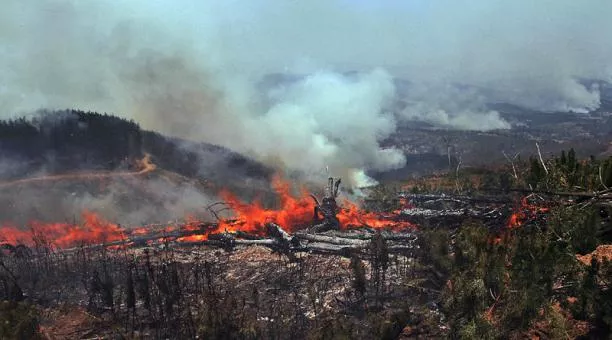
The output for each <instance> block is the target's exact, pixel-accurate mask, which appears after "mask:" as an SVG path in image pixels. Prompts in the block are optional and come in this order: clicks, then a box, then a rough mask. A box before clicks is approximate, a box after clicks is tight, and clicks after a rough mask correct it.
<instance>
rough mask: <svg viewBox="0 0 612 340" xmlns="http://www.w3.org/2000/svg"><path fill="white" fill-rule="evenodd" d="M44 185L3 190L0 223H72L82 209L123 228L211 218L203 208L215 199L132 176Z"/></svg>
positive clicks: (183, 185)
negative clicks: (190, 217)
mask: <svg viewBox="0 0 612 340" xmlns="http://www.w3.org/2000/svg"><path fill="white" fill-rule="evenodd" d="M44 188H45V194H44V195H41V194H40V190H41V188H40V187H39V186H36V185H31V184H30V185H22V186H18V185H16V186H10V187H5V188H3V190H2V192H1V193H0V202H2V205H1V206H0V224H2V222H5V221H11V223H15V224H18V225H25V224H27V223H28V222H31V221H33V220H38V221H43V222H58V221H65V222H73V221H74V222H76V221H79V220H80V217H81V216H80V213H81V212H82V211H85V210H88V211H92V212H95V213H97V214H99V215H100V216H102V217H104V218H105V219H107V220H109V221H113V222H114V223H119V224H122V225H128V226H139V225H145V224H151V223H165V222H168V221H173V220H175V219H180V220H184V219H185V218H188V217H189V216H197V217H198V218H202V219H204V220H206V219H210V220H212V216H211V215H210V213H209V212H208V211H207V210H206V207H207V206H208V205H209V204H210V203H212V202H214V200H213V199H211V198H210V197H209V196H208V195H206V194H205V193H204V190H202V188H198V187H196V186H195V185H193V183H189V182H172V181H170V180H167V179H164V178H149V179H146V180H143V179H139V178H132V179H125V180H113V181H107V182H102V183H101V184H98V183H96V182H93V183H90V182H87V181H84V180H81V181H72V182H71V181H59V182H55V183H53V182H51V183H47V184H45V186H44ZM24 198H27V199H24Z"/></svg>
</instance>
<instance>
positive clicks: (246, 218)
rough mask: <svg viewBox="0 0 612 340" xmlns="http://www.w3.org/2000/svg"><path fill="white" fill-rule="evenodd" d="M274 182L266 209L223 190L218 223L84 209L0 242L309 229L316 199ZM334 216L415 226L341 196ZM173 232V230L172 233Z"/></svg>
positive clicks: (7, 229) (199, 237) (6, 229)
mask: <svg viewBox="0 0 612 340" xmlns="http://www.w3.org/2000/svg"><path fill="white" fill-rule="evenodd" d="M272 187H273V189H274V191H275V192H276V194H277V195H278V197H279V203H280V204H279V207H278V208H276V209H266V208H265V207H264V206H263V205H262V204H261V202H259V201H258V200H256V201H254V202H252V203H246V202H244V201H242V200H240V199H239V198H238V197H237V196H236V195H234V194H233V193H231V192H229V191H227V190H222V191H221V192H220V194H219V196H220V197H221V198H222V199H223V200H224V201H225V202H226V203H227V204H228V205H229V206H230V207H231V209H232V211H233V212H234V216H233V218H231V219H229V218H228V219H222V220H221V221H219V223H207V222H202V221H200V220H198V219H197V218H193V217H188V218H187V219H186V222H185V223H184V224H183V225H182V226H180V227H179V226H171V225H168V226H163V227H162V228H161V229H159V228H157V229H153V228H147V227H138V228H131V229H124V228H122V227H120V226H119V225H117V224H114V223H111V222H108V221H105V220H104V219H102V218H100V217H99V216H97V215H96V214H94V213H92V212H88V211H85V212H84V213H83V216H82V220H83V223H82V224H81V225H77V224H69V223H41V222H31V223H30V224H29V227H30V228H29V230H22V229H19V228H17V227H15V226H12V225H7V226H3V227H0V243H8V244H12V245H16V244H20V243H22V244H25V245H30V246H31V245H34V244H36V243H37V242H39V241H42V240H45V241H46V242H47V243H48V244H50V245H53V246H55V247H58V248H67V247H71V246H77V245H81V244H102V243H109V242H115V241H125V242H128V241H131V240H134V239H137V238H148V237H149V238H150V237H153V236H155V235H160V239H166V238H167V236H162V235H174V236H172V237H173V238H174V239H175V240H176V241H178V242H194V241H196V242H197V241H204V240H207V239H208V236H209V235H210V234H214V233H220V232H238V231H240V232H245V233H249V234H254V235H262V236H263V235H264V234H265V224H266V223H268V222H275V223H277V224H278V225H280V226H282V228H283V229H285V230H287V231H289V232H293V231H296V230H300V229H304V228H307V227H308V226H309V225H311V224H312V221H313V217H314V208H315V202H314V200H312V198H311V197H309V195H308V192H307V191H306V190H305V188H303V187H302V188H301V189H300V195H299V197H293V196H292V195H291V184H290V183H289V182H287V181H284V180H283V179H282V178H281V177H280V176H275V177H274V178H273V181H272ZM340 205H341V209H340V211H339V213H338V220H339V221H340V225H341V228H342V229H347V228H351V227H360V226H368V227H371V228H387V229H392V230H396V231H397V230H403V229H407V228H413V227H414V226H413V225H412V224H411V223H409V222H405V221H402V222H398V221H394V220H393V216H395V214H396V212H394V213H393V214H392V215H391V216H383V215H380V214H377V213H372V212H365V211H363V210H362V209H360V208H359V207H358V205H357V204H355V203H353V202H350V201H348V200H344V201H343V202H341V204H340ZM173 233H174V234H173Z"/></svg>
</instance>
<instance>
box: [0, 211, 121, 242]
mask: <svg viewBox="0 0 612 340" xmlns="http://www.w3.org/2000/svg"><path fill="white" fill-rule="evenodd" d="M36 238H40V239H41V240H44V241H47V242H50V243H51V244H52V245H54V246H56V247H60V248H65V247H69V246H74V245H77V244H80V243H92V244H93V243H106V242H113V241H120V240H123V239H125V233H124V230H123V229H122V228H120V227H119V226H118V225H116V224H113V223H110V222H107V221H105V220H103V219H101V218H99V217H98V216H97V215H96V214H94V213H91V212H88V211H85V212H83V224H82V225H74V224H69V223H42V222H38V221H34V222H31V223H30V230H29V231H27V230H20V229H18V228H15V227H14V226H5V227H1V228H0V241H2V242H5V243H9V244H17V243H23V244H26V245H33V244H35V242H36Z"/></svg>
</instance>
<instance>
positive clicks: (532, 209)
mask: <svg viewBox="0 0 612 340" xmlns="http://www.w3.org/2000/svg"><path fill="white" fill-rule="evenodd" d="M531 198H532V195H529V196H525V197H523V198H522V199H521V203H520V205H519V206H518V207H517V208H516V209H515V211H514V213H512V215H510V219H509V220H508V228H510V229H512V228H518V227H520V226H522V225H524V224H525V222H527V221H530V220H534V219H535V218H537V216H538V215H541V214H545V213H547V212H548V211H549V208H548V207H543V206H539V205H537V204H535V203H531V202H530V199H531Z"/></svg>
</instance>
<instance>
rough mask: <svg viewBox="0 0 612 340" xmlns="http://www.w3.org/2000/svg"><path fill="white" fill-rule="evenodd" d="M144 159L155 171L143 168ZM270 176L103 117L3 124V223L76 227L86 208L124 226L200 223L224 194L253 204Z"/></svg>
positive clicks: (210, 149)
mask: <svg viewBox="0 0 612 340" xmlns="http://www.w3.org/2000/svg"><path fill="white" fill-rule="evenodd" d="M145 156H146V158H147V162H149V164H150V165H153V166H154V167H153V168H151V169H146V167H145V165H143V164H142V162H141V161H142V160H143V159H144V158H145ZM143 170H146V171H143ZM271 174H272V170H271V169H269V168H267V167H265V166H264V165H262V164H260V163H258V162H256V161H254V160H252V159H250V158H247V157H245V156H242V155H240V154H238V153H235V152H232V151H230V150H228V149H225V148H223V147H219V146H216V145H211V144H206V143H196V142H191V141H186V140H181V139H176V138H168V137H165V136H163V135H161V134H158V133H156V132H151V131H146V130H142V129H141V128H140V127H139V126H138V124H136V123H134V122H133V121H128V120H125V119H121V118H117V117H114V116H110V115H106V114H99V113H92V112H83V111H77V110H67V111H59V112H41V113H40V114H38V115H36V116H35V117H33V118H31V119H23V118H22V119H17V120H12V121H2V122H0V188H1V189H2V191H1V192H0V221H10V222H13V223H16V224H22V223H26V222H28V221H30V220H43V221H71V220H73V219H75V218H78V216H80V212H81V211H82V210H84V209H90V210H94V211H96V212H99V213H100V214H102V215H104V216H106V217H108V218H112V219H113V220H114V221H117V222H119V223H125V224H143V223H153V222H165V221H168V220H170V219H176V218H181V219H182V218H184V217H186V216H187V215H200V216H201V215H206V214H208V212H207V211H206V209H205V207H206V205H207V204H209V203H211V202H212V201H214V197H215V195H216V194H217V193H218V191H219V190H220V189H221V188H225V189H229V190H232V191H234V192H240V193H241V194H242V195H244V196H245V197H249V196H250V195H253V194H254V192H255V191H261V190H263V189H264V188H265V187H266V186H265V185H264V184H265V183H267V182H268V180H269V178H270V176H271ZM26 179H27V180H26ZM75 216H76V217H75Z"/></svg>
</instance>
